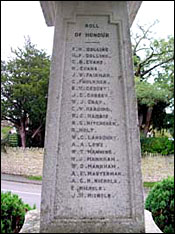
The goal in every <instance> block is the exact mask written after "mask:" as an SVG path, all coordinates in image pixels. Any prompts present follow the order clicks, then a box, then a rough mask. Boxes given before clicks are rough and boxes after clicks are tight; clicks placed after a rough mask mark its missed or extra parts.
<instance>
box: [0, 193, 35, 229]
mask: <svg viewBox="0 0 175 234" xmlns="http://www.w3.org/2000/svg"><path fill="white" fill-rule="evenodd" d="M34 208H35V206H34V207H33V209H34ZM31 209H32V208H31V207H30V206H29V205H28V204H25V203H23V201H22V200H21V199H20V198H19V197H18V195H16V194H11V192H6V193H4V192H1V233H19V231H20V229H21V228H22V225H23V223H24V219H25V213H26V212H27V211H28V210H31Z"/></svg>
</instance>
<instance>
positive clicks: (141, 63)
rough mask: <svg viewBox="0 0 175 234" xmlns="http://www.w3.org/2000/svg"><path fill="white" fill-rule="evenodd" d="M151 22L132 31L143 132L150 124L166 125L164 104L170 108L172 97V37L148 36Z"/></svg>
mask: <svg viewBox="0 0 175 234" xmlns="http://www.w3.org/2000/svg"><path fill="white" fill-rule="evenodd" d="M155 23H156V22H155ZM155 23H154V24H155ZM154 24H153V25H150V26H149V27H148V28H147V29H145V28H144V27H142V26H138V27H139V29H140V31H139V32H140V33H137V34H136V35H132V41H133V43H132V44H133V61H134V73H135V81H136V82H135V84H136V93H137V100H138V114H139V125H140V130H141V132H142V133H143V135H145V136H146V135H147V133H148V131H149V130H150V127H151V126H152V128H154V129H158V130H160V129H161V128H167V127H168V123H167V122H166V121H167V117H166V116H167V114H166V108H167V107H171V109H172V110H173V100H174V99H173V97H174V96H173V95H174V64H173V61H174V38H173V37H172V36H169V37H168V38H167V40H165V39H160V40H157V39H154V38H153V37H151V28H152V27H153V26H154Z"/></svg>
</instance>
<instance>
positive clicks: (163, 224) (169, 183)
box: [145, 177, 174, 233]
mask: <svg viewBox="0 0 175 234" xmlns="http://www.w3.org/2000/svg"><path fill="white" fill-rule="evenodd" d="M145 209H147V210H149V211H150V212H151V213H152V216H153V219H154V221H155V223H156V224H157V226H158V227H159V228H160V229H161V230H162V232H163V233H174V178H173V177H168V178H167V179H164V180H163V181H161V182H158V183H156V184H155V185H154V186H153V188H152V189H151V191H150V192H149V194H148V197H147V199H146V201H145Z"/></svg>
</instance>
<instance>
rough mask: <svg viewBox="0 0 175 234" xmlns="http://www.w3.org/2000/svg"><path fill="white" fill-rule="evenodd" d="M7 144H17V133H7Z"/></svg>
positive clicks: (15, 145)
mask: <svg viewBox="0 0 175 234" xmlns="http://www.w3.org/2000/svg"><path fill="white" fill-rule="evenodd" d="M8 137H9V145H10V146H12V147H17V146H18V135H17V133H13V134H9V136H8Z"/></svg>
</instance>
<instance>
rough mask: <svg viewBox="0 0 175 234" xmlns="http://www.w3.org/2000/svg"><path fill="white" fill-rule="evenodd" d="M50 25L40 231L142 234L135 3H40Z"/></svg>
mask: <svg viewBox="0 0 175 234" xmlns="http://www.w3.org/2000/svg"><path fill="white" fill-rule="evenodd" d="M40 3H41V7H42V10H43V13H44V16H45V19H46V23H47V25H48V26H55V34H54V45H53V54H52V64H51V74H50V82H49V97H48V109H47V121H46V136H45V153H44V167H43V184H42V197H41V224H40V232H41V233H48V232H51V233H144V232H145V229H144V207H143V203H144V202H143V191H142V179H141V156H140V141H139V129H138V121H137V107H136V98H135V91H134V80H133V67H132V52H131V43H130V34H129V29H130V26H131V24H132V21H133V20H134V17H135V15H136V12H137V10H138V8H139V6H140V4H141V2H139V1H137V2H127V1H41V2H40Z"/></svg>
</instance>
